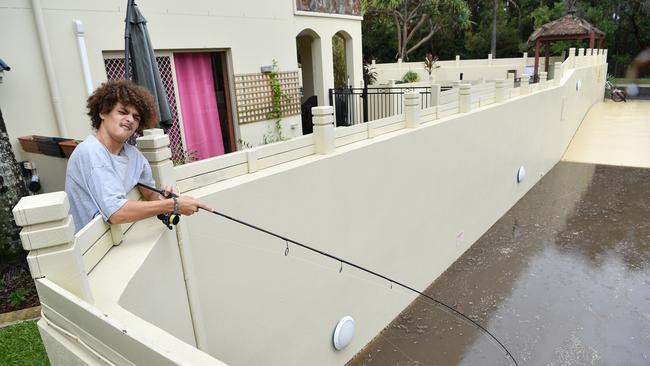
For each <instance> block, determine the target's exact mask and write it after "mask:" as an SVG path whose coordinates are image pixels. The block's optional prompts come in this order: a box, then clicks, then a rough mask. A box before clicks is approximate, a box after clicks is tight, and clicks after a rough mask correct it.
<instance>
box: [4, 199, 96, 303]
mask: <svg viewBox="0 0 650 366" xmlns="http://www.w3.org/2000/svg"><path fill="white" fill-rule="evenodd" d="M69 211H70V203H69V201H68V196H67V194H66V193H65V192H53V193H46V194H39V195H36V196H27V197H23V198H21V199H20V201H19V202H18V204H16V206H14V208H13V211H12V212H13V215H14V219H15V220H16V224H17V225H19V226H22V227H23V229H22V230H21V232H20V240H21V242H22V244H23V249H25V250H27V251H29V254H28V255H27V264H28V265H29V271H30V272H31V275H32V278H33V279H38V278H43V277H47V279H48V280H50V281H52V282H54V283H56V284H57V285H59V286H61V287H62V288H64V289H66V290H67V291H70V292H71V293H73V294H75V295H76V296H77V297H79V298H81V299H83V300H85V301H87V302H89V303H92V302H93V297H92V294H91V291H90V285H89V283H88V275H87V273H86V268H85V266H84V262H83V257H82V255H81V251H80V250H79V247H78V246H76V245H75V237H74V234H75V226H74V220H73V219H72V215H69Z"/></svg>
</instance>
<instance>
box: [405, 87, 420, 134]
mask: <svg viewBox="0 0 650 366" xmlns="http://www.w3.org/2000/svg"><path fill="white" fill-rule="evenodd" d="M404 117H405V118H406V128H416V127H417V126H419V125H420V93H417V92H410V93H404Z"/></svg>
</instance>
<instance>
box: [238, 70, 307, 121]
mask: <svg viewBox="0 0 650 366" xmlns="http://www.w3.org/2000/svg"><path fill="white" fill-rule="evenodd" d="M277 75H278V81H279V82H280V86H281V87H282V91H283V92H284V94H285V95H286V96H287V97H288V99H285V100H282V114H283V115H284V116H293V115H296V114H300V96H299V94H298V93H299V90H300V85H299V84H298V71H283V72H278V74H277ZM235 96H236V98H237V115H238V116H239V123H240V124H242V123H250V122H256V121H264V120H267V119H269V118H268V113H269V112H271V110H272V109H273V92H272V91H271V81H270V78H269V75H267V74H241V75H235Z"/></svg>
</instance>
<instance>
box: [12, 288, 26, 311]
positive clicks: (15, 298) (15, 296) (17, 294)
mask: <svg viewBox="0 0 650 366" xmlns="http://www.w3.org/2000/svg"><path fill="white" fill-rule="evenodd" d="M27 295H29V289H26V288H19V289H18V290H16V291H14V292H12V293H10V294H9V299H8V300H9V304H10V305H11V306H13V307H18V306H20V305H21V304H22V303H23V302H25V300H26V299H27Z"/></svg>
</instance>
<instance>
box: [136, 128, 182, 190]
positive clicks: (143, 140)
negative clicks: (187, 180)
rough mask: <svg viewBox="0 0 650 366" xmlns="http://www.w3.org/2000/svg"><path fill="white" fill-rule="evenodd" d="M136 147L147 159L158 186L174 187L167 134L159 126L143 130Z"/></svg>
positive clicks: (174, 178)
mask: <svg viewBox="0 0 650 366" xmlns="http://www.w3.org/2000/svg"><path fill="white" fill-rule="evenodd" d="M136 144H137V146H138V149H140V151H141V152H142V155H144V157H145V158H146V159H147V161H149V165H150V166H151V172H152V174H153V179H154V180H155V181H156V184H158V185H159V186H160V187H165V186H173V187H176V177H175V176H174V164H173V163H172V161H171V157H172V151H171V149H170V148H169V136H168V135H165V132H164V131H163V130H162V129H160V128H154V129H151V130H144V131H143V136H142V137H138V138H137V140H136Z"/></svg>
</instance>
